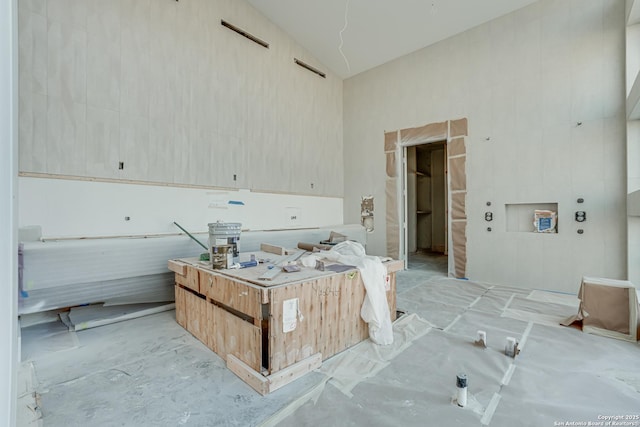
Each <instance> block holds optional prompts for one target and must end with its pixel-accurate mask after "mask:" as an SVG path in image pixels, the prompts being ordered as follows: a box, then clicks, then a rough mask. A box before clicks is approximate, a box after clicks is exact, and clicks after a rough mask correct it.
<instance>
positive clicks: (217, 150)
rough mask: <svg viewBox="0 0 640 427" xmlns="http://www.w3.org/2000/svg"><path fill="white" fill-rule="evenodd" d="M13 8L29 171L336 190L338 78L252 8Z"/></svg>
mask: <svg viewBox="0 0 640 427" xmlns="http://www.w3.org/2000/svg"><path fill="white" fill-rule="evenodd" d="M18 4H19V16H18V24H19V25H18V28H19V45H20V46H19V48H20V49H19V50H20V111H19V115H20V123H19V125H20V129H19V137H20V170H21V171H22V172H36V173H50V174H62V175H74V176H75V175H78V176H91V177H98V178H109V179H114V178H115V179H125V180H140V181H151V182H164V183H179V184H195V185H205V186H221V187H230V188H250V189H255V190H267V191H276V192H289V193H297V194H308V195H329V196H342V191H343V169H344V166H343V159H342V154H343V150H342V135H343V132H342V80H341V79H339V78H338V77H336V76H335V75H333V74H332V73H330V72H329V71H328V70H324V71H326V72H327V78H326V79H323V78H320V77H319V76H317V75H315V74H313V73H310V72H309V71H307V70H304V69H302V68H300V67H299V66H297V65H295V64H294V62H293V58H294V57H298V58H300V59H301V60H303V61H305V62H307V63H309V64H311V65H314V66H316V67H318V68H320V69H324V67H323V66H322V65H321V64H319V63H318V62H317V61H316V60H315V59H314V58H313V57H311V56H310V55H309V53H307V52H306V51H305V50H304V49H303V48H302V47H301V46H299V45H298V44H297V43H295V42H294V41H293V40H292V39H291V38H290V37H289V36H287V35H286V34H285V33H284V32H282V31H281V30H280V29H279V28H278V27H276V26H275V25H274V24H272V23H271V22H270V21H268V20H267V19H266V18H265V17H264V16H262V15H261V14H260V13H259V12H258V11H256V10H255V9H254V8H253V7H252V6H250V5H249V4H248V3H247V2H246V1H244V0H188V1H179V2H176V1H157V0H99V1H95V0H94V1H87V0H57V1H44V0H40V1H32V0H19V1H18ZM221 19H225V20H227V21H229V22H231V23H232V24H234V25H237V26H238V27H241V28H243V29H244V30H246V31H248V32H250V33H252V34H254V35H255V36H257V37H259V38H261V39H263V40H265V41H267V42H269V43H270V47H269V49H264V48H262V47H260V46H258V45H256V44H254V43H253V42H251V41H249V40H247V39H245V38H244V37H242V36H239V35H237V34H235V33H233V32H231V31H229V30H228V29H226V28H224V27H222V26H221V25H220V20H221ZM121 161H122V162H124V169H123V170H119V169H118V163H119V162H121ZM234 175H235V178H236V179H235V180H234Z"/></svg>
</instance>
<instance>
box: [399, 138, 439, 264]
mask: <svg viewBox="0 0 640 427" xmlns="http://www.w3.org/2000/svg"><path fill="white" fill-rule="evenodd" d="M405 150H406V151H405V159H406V168H405V174H406V176H405V179H406V181H405V182H406V205H405V212H406V242H407V255H408V267H409V268H410V269H413V268H418V269H423V270H431V271H433V272H434V273H440V274H442V275H446V274H447V269H448V230H447V225H448V224H447V204H448V188H447V144H446V141H438V142H430V143H425V144H419V145H414V146H410V147H406V148H405Z"/></svg>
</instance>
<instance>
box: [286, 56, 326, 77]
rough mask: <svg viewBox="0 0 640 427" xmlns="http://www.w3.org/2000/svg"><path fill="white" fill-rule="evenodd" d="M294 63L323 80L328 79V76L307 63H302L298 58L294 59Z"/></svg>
mask: <svg viewBox="0 0 640 427" xmlns="http://www.w3.org/2000/svg"><path fill="white" fill-rule="evenodd" d="M293 62H295V63H296V64H298V65H299V66H301V67H302V68H306V69H307V70H309V71H311V72H312V73H315V74H317V75H319V76H320V77H322V78H323V79H326V78H327V75H326V74H325V73H323V72H322V71H320V70H318V69H317V68H315V67H312V66H311V65H309V64H307V63H306V62H302V61H300V60H299V59H298V58H293Z"/></svg>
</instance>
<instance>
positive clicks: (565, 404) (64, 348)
mask: <svg viewBox="0 0 640 427" xmlns="http://www.w3.org/2000/svg"><path fill="white" fill-rule="evenodd" d="M401 273H402V274H398V282H399V288H402V290H401V291H399V294H398V307H399V308H400V309H403V310H405V311H407V313H408V314H407V315H405V316H403V317H401V318H400V319H399V321H397V322H396V324H395V325H394V340H395V343H394V345H393V346H389V347H380V346H375V345H373V344H372V343H371V342H369V341H365V342H363V343H360V344H359V345H357V346H355V347H352V348H351V349H349V350H347V351H345V352H343V353H341V354H338V355H336V356H334V357H333V358H331V359H329V360H327V361H325V362H324V363H323V366H322V367H321V368H320V369H318V370H317V371H314V372H311V373H309V374H307V375H305V376H304V377H302V378H301V379H299V380H297V381H294V382H293V383H291V384H289V385H287V386H285V387H283V388H281V389H279V390H277V391H276V392H274V393H272V394H270V395H268V396H265V397H262V396H260V395H259V394H257V393H256V392H254V391H253V389H251V388H250V387H249V386H248V385H246V384H245V383H244V382H242V381H241V380H240V379H238V378H237V377H236V376H235V375H234V374H233V373H231V371H229V370H228V369H227V368H226V366H225V364H224V362H223V361H222V359H220V358H219V357H218V356H217V355H215V354H214V353H212V352H211V351H210V350H209V349H207V348H206V347H205V346H204V345H202V344H201V343H200V342H199V341H197V340H196V339H195V338H193V337H192V336H191V335H190V334H189V333H188V332H186V331H185V330H184V329H182V328H181V327H180V326H179V325H177V324H176V322H175V318H174V311H168V312H163V313H158V314H154V315H150V316H147V317H143V318H139V319H134V320H129V321H125V322H121V323H117V324H112V325H107V326H102V327H99V328H94V329H90V330H84V331H80V332H66V331H64V330H63V328H62V327H60V325H56V324H47V325H35V326H31V327H30V329H29V330H26V329H27V328H25V329H23V335H22V341H23V349H24V350H23V351H24V352H25V354H24V356H26V357H23V360H26V361H25V362H24V363H23V369H22V370H21V374H20V375H21V384H24V385H25V386H24V387H23V388H24V390H22V391H21V394H22V397H32V396H33V397H34V399H32V400H35V403H33V402H32V403H31V407H30V408H27V405H28V404H29V403H28V402H27V401H23V400H21V401H20V405H22V406H24V408H23V409H24V410H25V411H24V412H25V413H26V414H27V415H28V414H29V413H32V414H39V413H40V412H41V413H42V418H41V419H39V420H35V421H33V418H34V417H32V418H31V419H28V417H21V418H20V424H19V425H44V426H89V425H90V426H116V425H117V426H121V425H124V426H179V425H188V426H218V425H219V426H256V425H265V426H269V425H279V426H316V425H330V426H362V425H365V426H455V425H460V426H485V425H488V426H497V427H507V426H514V425H519V426H558V425H571V424H570V423H574V424H573V425H588V423H589V422H591V423H592V424H591V425H598V424H597V423H598V422H602V424H600V425H607V424H606V422H607V421H608V420H607V419H606V417H611V416H614V417H615V416H622V417H623V418H621V419H618V420H616V421H614V422H613V423H611V424H609V425H635V426H640V363H638V362H639V361H640V345H638V344H634V343H629V342H624V341H618V340H614V339H611V338H605V337H600V336H594V335H589V334H585V333H582V332H581V331H579V330H576V329H573V328H565V327H560V326H549V325H548V324H549V321H550V319H553V318H556V317H562V316H564V315H566V316H567V317H568V316H569V315H570V314H573V313H574V311H575V307H574V306H573V304H574V301H572V300H571V298H570V297H567V296H557V295H555V296H554V295H548V294H546V293H542V294H541V293H539V292H534V293H531V292H530V291H527V290H522V289H516V288H513V289H512V288H505V287H492V286H489V285H484V284H478V283H473V282H470V281H464V280H454V279H447V278H444V277H442V275H440V274H436V273H434V272H432V271H431V272H428V274H427V275H425V276H424V277H423V280H422V282H420V283H417V282H418V276H417V275H416V273H415V270H414V271H411V270H410V271H408V272H401ZM407 273H410V274H407ZM402 283H404V284H405V285H404V286H403V285H402ZM407 284H408V285H407ZM514 313H515V314H516V315H514ZM514 317H515V318H514ZM479 329H481V330H484V331H486V333H487V344H488V347H487V348H482V347H479V346H476V345H474V344H473V341H474V340H475V339H476V335H477V331H478V330H479ZM507 337H514V338H516V340H517V341H519V342H520V346H521V353H520V354H519V355H518V356H517V357H516V358H515V359H514V358H509V357H507V356H505V354H504V346H505V341H506V338H507ZM25 350H26V351H25ZM460 372H464V373H466V374H467V376H468V381H469V386H468V402H467V406H466V407H465V408H460V407H458V406H457V405H455V404H454V403H453V397H454V395H455V393H456V388H455V380H456V374H458V373H460ZM29 376H31V377H30V378H29ZM34 392H35V394H34ZM34 407H37V410H34ZM624 417H627V418H628V419H624ZM634 417H638V418H637V419H634ZM616 422H618V423H620V422H623V423H624V422H626V423H627V424H615V423H616ZM580 423H583V424H580Z"/></svg>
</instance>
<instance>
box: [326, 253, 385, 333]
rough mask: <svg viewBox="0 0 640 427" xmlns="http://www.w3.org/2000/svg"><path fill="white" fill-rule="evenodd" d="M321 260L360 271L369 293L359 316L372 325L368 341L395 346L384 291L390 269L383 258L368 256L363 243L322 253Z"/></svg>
mask: <svg viewBox="0 0 640 427" xmlns="http://www.w3.org/2000/svg"><path fill="white" fill-rule="evenodd" d="M320 256H321V257H323V258H326V259H328V260H330V261H337V262H340V263H342V264H347V265H353V266H355V267H357V268H358V270H359V271H360V274H361V275H362V282H363V283H364V287H365V289H366V291H367V293H366V296H365V299H364V302H363V303H362V308H361V309H360V316H362V319H363V320H364V321H365V322H367V324H368V325H369V337H370V338H371V340H372V341H373V342H374V343H376V344H381V345H389V344H392V343H393V329H392V326H391V316H390V313H389V306H388V304H387V295H386V289H385V283H386V277H387V269H386V267H385V266H384V265H383V264H382V261H380V258H378V257H375V256H369V255H367V254H366V252H365V250H364V247H363V246H362V245H361V244H360V243H358V242H351V241H346V242H342V243H338V244H337V245H335V246H334V247H333V248H331V250H329V251H321V252H320Z"/></svg>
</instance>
